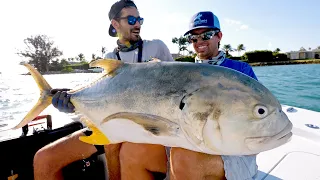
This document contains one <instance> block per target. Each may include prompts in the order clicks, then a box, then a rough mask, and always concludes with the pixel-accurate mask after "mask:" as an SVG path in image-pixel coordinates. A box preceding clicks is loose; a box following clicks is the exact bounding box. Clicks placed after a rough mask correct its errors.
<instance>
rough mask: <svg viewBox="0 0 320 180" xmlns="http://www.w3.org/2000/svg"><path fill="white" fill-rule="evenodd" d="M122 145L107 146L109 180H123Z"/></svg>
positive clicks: (105, 147)
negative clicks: (121, 166) (121, 167)
mask: <svg viewBox="0 0 320 180" xmlns="http://www.w3.org/2000/svg"><path fill="white" fill-rule="evenodd" d="M121 145H122V144H121V143H119V144H110V145H105V146H104V149H105V155H106V161H107V168H108V179H109V180H121V169H120V158H119V155H120V149H121Z"/></svg>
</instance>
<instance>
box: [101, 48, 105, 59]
mask: <svg viewBox="0 0 320 180" xmlns="http://www.w3.org/2000/svg"><path fill="white" fill-rule="evenodd" d="M104 53H106V47H103V46H102V48H101V55H102V57H104Z"/></svg>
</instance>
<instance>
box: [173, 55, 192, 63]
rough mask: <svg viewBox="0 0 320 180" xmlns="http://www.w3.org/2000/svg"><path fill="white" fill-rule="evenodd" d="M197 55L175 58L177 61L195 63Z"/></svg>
mask: <svg viewBox="0 0 320 180" xmlns="http://www.w3.org/2000/svg"><path fill="white" fill-rule="evenodd" d="M194 58H195V56H182V57H178V58H175V61H181V62H193V63H194V61H195V60H194Z"/></svg>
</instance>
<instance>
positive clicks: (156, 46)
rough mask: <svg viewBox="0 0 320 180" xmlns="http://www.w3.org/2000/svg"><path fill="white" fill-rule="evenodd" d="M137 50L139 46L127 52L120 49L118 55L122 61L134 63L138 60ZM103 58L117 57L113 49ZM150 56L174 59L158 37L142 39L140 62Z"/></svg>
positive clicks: (167, 59)
mask: <svg viewBox="0 0 320 180" xmlns="http://www.w3.org/2000/svg"><path fill="white" fill-rule="evenodd" d="M138 52H139V48H136V49H135V50H133V51H129V52H121V51H120V52H119V55H120V58H121V60H122V61H123V62H127V63H136V62H138ZM105 58H109V59H118V57H117V55H116V53H115V52H114V51H112V52H109V53H107V54H106V55H105ZM152 58H157V59H160V60H161V61H174V60H173V58H172V55H171V53H170V51H169V49H168V47H167V46H166V44H165V43H164V42H163V41H161V40H159V39H153V40H143V47H142V58H141V62H147V61H149V60H151V59H152Z"/></svg>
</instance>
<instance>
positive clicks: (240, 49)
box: [237, 44, 246, 56]
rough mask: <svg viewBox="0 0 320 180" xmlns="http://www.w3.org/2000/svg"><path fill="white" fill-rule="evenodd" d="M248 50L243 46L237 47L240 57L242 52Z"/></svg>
mask: <svg viewBox="0 0 320 180" xmlns="http://www.w3.org/2000/svg"><path fill="white" fill-rule="evenodd" d="M244 50H246V48H245V47H244V45H243V44H239V45H238V47H237V51H238V55H239V56H240V52H241V51H244Z"/></svg>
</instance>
